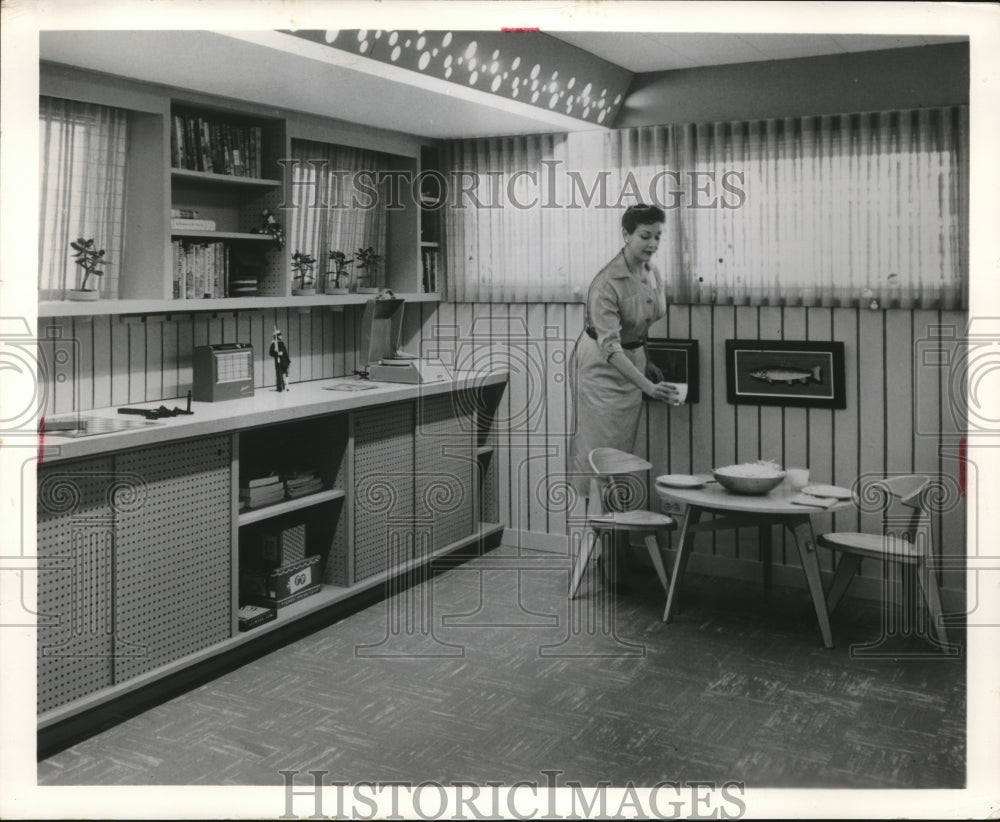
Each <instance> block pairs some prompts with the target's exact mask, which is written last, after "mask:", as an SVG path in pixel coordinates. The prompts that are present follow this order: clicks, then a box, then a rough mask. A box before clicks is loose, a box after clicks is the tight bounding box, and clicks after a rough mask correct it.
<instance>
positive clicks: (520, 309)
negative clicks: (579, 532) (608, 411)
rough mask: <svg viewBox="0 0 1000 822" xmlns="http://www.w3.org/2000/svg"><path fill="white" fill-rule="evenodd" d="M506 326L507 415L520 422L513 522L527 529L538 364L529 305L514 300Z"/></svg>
mask: <svg viewBox="0 0 1000 822" xmlns="http://www.w3.org/2000/svg"><path fill="white" fill-rule="evenodd" d="M507 328H508V334H509V335H510V336H509V337H508V341H509V343H508V344H509V349H510V352H511V357H512V362H511V366H512V369H511V370H512V373H511V384H510V388H509V389H508V393H509V394H510V416H509V417H508V419H511V420H513V421H516V424H517V430H516V431H515V432H512V437H511V442H510V481H511V486H510V489H511V497H512V499H511V503H510V510H511V525H512V526H513V527H514V528H519V529H522V530H525V529H527V528H528V497H529V496H530V494H531V487H530V481H531V474H530V468H531V466H530V463H529V457H530V452H529V447H528V438H529V437H530V435H531V427H532V422H533V421H532V420H531V418H530V415H528V414H526V413H525V411H526V410H527V409H528V407H529V400H530V396H529V394H530V391H531V388H532V386H531V374H532V370H533V369H534V368H535V367H536V365H537V364H536V363H533V362H532V346H531V340H530V338H529V337H528V309H527V306H526V305H525V304H524V303H514V304H512V305H511V306H510V309H509V313H508V325H507Z"/></svg>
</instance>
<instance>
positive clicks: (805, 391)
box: [726, 340, 847, 408]
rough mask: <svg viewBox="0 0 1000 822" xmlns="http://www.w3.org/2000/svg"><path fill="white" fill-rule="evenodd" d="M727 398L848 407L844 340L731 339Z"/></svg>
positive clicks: (751, 401) (766, 402) (728, 349)
mask: <svg viewBox="0 0 1000 822" xmlns="http://www.w3.org/2000/svg"><path fill="white" fill-rule="evenodd" d="M726 400H727V401H728V402H730V403H734V404H741V403H749V404H752V405H792V406H805V407H812V408H846V407H847V395H846V391H845V381H844V344H843V343H842V342H819V341H814V340H726Z"/></svg>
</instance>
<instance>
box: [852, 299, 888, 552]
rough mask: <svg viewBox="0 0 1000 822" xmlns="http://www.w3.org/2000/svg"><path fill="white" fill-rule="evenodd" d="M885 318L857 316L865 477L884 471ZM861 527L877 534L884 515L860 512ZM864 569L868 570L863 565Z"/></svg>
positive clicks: (861, 455)
mask: <svg viewBox="0 0 1000 822" xmlns="http://www.w3.org/2000/svg"><path fill="white" fill-rule="evenodd" d="M884 333H885V317H884V314H883V313H882V312H881V311H870V310H865V309H862V310H861V311H860V312H859V315H858V344H857V349H856V350H857V368H858V449H859V456H858V471H859V474H861V475H862V476H866V477H867V476H880V475H882V474H884V473H885V465H886V459H885V439H886V418H885V379H884V373H883V371H884V368H885V338H884ZM860 520H861V530H862V531H869V532H875V533H878V531H879V529H880V528H881V527H882V522H881V517H880V516H879V515H878V514H875V513H866V512H864V511H862V512H861V516H860ZM862 570H863V571H865V570H867V569H865V568H862Z"/></svg>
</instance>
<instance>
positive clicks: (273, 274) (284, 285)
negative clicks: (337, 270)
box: [237, 186, 294, 356]
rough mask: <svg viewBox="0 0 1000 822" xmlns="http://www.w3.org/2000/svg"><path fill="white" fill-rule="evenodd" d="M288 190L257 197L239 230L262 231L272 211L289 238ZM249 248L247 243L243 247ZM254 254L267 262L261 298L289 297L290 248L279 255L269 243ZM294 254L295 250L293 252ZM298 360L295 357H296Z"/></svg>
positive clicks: (241, 215) (244, 210)
mask: <svg viewBox="0 0 1000 822" xmlns="http://www.w3.org/2000/svg"><path fill="white" fill-rule="evenodd" d="M284 196H285V195H284V188H283V187H282V186H278V187H276V188H273V189H268V190H267V191H266V192H265V193H264V194H261V195H260V196H257V197H254V199H253V200H252V202H249V203H248V204H247V205H245V206H243V207H242V208H241V209H240V211H239V215H238V216H239V218H238V220H237V228H238V229H239V230H240V231H242V232H250V231H253V229H255V228H259V227H260V226H261V224H262V223H263V222H264V219H263V216H262V212H263V210H264V209H265V208H269V209H270V210H271V213H272V214H275V215H276V216H277V220H278V222H279V223H281V224H282V226H283V227H284V229H285V236H286V237H287V236H288V231H289V228H290V226H289V224H288V222H287V221H286V220H285V219H284V218H283V215H285V214H287V213H289V212H288V211H287V210H286V209H282V208H280V206H281V205H283V204H284ZM243 246H244V247H246V246H247V244H246V243H244V244H243ZM250 248H251V249H252V250H253V253H255V254H260V256H261V260H262V261H263V262H264V266H265V270H266V272H267V273H266V274H265V275H264V276H263V277H261V278H260V280H259V281H258V283H257V295H258V296H260V297H285V296H287V295H288V293H289V292H288V282H287V280H286V276H287V275H286V273H285V260H286V259H287V258H288V256H289V255H290V254H291V253H292V252H291V251H289V250H288V247H287V246H286V247H285V249H284V250H283V251H279V250H278V249H276V248H274V247H273V246H271V245H269V244H268V243H265V242H261V243H260V244H259V250H258V247H257V245H256V244H254V245H252V246H250ZM292 251H294V249H292ZM292 356H294V354H293V355H292Z"/></svg>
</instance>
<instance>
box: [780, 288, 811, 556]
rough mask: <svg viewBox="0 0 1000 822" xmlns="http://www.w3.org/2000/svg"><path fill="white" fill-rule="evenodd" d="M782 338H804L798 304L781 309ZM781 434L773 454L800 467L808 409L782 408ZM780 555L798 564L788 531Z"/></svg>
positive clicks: (804, 460) (803, 314)
mask: <svg viewBox="0 0 1000 822" xmlns="http://www.w3.org/2000/svg"><path fill="white" fill-rule="evenodd" d="M781 327H782V338H783V339H785V340H804V339H806V334H807V329H806V311H805V309H804V308H801V307H794V308H784V309H782V321H781ZM781 419H782V434H781V444H780V448H777V449H776V453H778V454H780V456H778V457H776V458H775V459H777V461H778V462H780V463H781V464H782V465H789V466H794V467H798V466H804V465H806V464H807V463H808V461H809V455H808V441H809V419H808V411H807V410H806V409H805V408H791V407H782V409H781ZM781 546H782V547H781V557H782V562H784V564H786V565H794V566H798V565H800V564H801V561H800V559H799V551H798V547H797V546H796V544H795V539H794V538H793V537H792V535H791V534H789V533H787V532H785V533H783V534H782V535H781Z"/></svg>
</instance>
